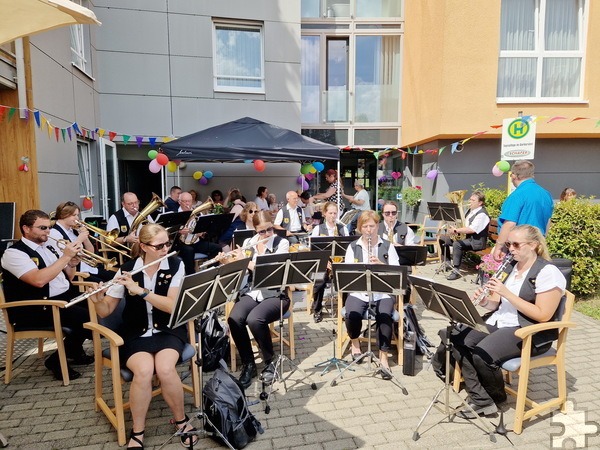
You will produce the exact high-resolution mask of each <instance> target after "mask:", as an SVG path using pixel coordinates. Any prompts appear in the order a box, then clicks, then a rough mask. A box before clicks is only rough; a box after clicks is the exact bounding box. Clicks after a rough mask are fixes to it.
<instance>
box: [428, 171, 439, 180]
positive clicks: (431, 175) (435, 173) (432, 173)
mask: <svg viewBox="0 0 600 450" xmlns="http://www.w3.org/2000/svg"><path fill="white" fill-rule="evenodd" d="M437 176H438V171H437V170H436V169H433V170H430V171H429V172H427V179H428V180H435V177H437Z"/></svg>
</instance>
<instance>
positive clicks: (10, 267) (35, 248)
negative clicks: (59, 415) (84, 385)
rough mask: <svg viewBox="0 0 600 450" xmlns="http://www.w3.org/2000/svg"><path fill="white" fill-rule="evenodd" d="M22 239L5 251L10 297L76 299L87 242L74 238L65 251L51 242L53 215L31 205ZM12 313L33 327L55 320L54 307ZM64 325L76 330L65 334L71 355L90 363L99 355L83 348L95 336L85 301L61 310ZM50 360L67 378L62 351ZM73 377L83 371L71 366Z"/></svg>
mask: <svg viewBox="0 0 600 450" xmlns="http://www.w3.org/2000/svg"><path fill="white" fill-rule="evenodd" d="M19 228H20V230H21V234H22V236H23V237H22V238H21V239H20V240H19V241H17V242H16V243H15V244H14V245H13V246H12V247H10V248H8V249H7V250H6V251H5V252H4V255H3V256H2V279H3V285H4V286H3V287H4V295H5V297H6V301H7V302H12V301H18V300H38V299H44V298H46V299H50V300H66V301H69V300H71V299H73V298H75V297H76V296H77V295H78V294H79V291H78V289H77V288H76V287H75V286H73V285H71V283H70V281H71V280H72V278H73V276H74V274H75V268H76V267H77V264H79V258H77V253H79V251H81V249H82V244H81V242H78V241H75V242H68V243H67V244H66V245H65V247H64V249H63V251H62V254H61V255H59V254H58V252H57V251H56V248H55V247H54V246H51V245H50V244H51V243H50V242H48V236H49V234H50V217H48V214H46V213H45V212H44V211H39V210H29V211H26V212H25V213H23V215H22V216H21V218H20V219H19ZM8 317H9V320H10V321H11V322H12V323H16V324H27V325H31V326H34V327H35V326H44V327H46V326H49V327H51V326H52V324H53V319H52V310H51V309H50V308H44V309H42V307H38V306H28V307H23V308H18V309H9V310H8ZM60 319H61V324H62V326H63V327H67V328H70V329H71V332H70V333H67V334H65V338H64V344H65V352H66V354H67V358H68V359H69V360H70V361H71V362H72V363H73V364H75V365H85V364H90V363H92V362H93V361H94V358H93V357H91V356H88V355H86V354H85V352H84V351H83V346H82V345H83V342H84V341H85V340H86V339H88V338H91V334H90V332H89V331H87V330H85V329H84V328H83V324H84V323H86V322H89V320H90V318H89V314H88V309H87V306H85V304H83V305H74V306H72V307H70V308H61V309H60ZM44 365H45V366H46V368H47V369H48V370H50V371H51V372H52V373H53V374H54V377H55V378H56V379H57V380H62V379H63V377H62V373H61V370H60V361H59V359H58V353H57V352H54V353H53V354H52V355H50V356H49V357H48V359H46V361H45V363H44ZM68 370H69V379H71V380H74V379H76V378H79V377H80V376H81V374H80V373H79V372H76V371H75V370H73V369H72V368H71V367H69V369H68Z"/></svg>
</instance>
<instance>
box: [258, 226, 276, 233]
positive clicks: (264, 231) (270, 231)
mask: <svg viewBox="0 0 600 450" xmlns="http://www.w3.org/2000/svg"><path fill="white" fill-rule="evenodd" d="M272 232H273V227H269V228H267V229H266V230H260V231H258V232H257V233H258V234H267V233H272Z"/></svg>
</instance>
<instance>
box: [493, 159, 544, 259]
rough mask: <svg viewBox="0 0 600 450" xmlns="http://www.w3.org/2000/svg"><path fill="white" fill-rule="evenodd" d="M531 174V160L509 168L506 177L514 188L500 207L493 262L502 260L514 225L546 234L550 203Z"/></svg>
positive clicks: (533, 168)
mask: <svg viewBox="0 0 600 450" xmlns="http://www.w3.org/2000/svg"><path fill="white" fill-rule="evenodd" d="M534 172H535V166H534V165H533V163H532V162H531V161H525V160H521V161H517V162H515V163H514V164H513V166H512V169H511V174H510V177H511V181H512V183H513V184H514V185H515V187H516V189H515V190H514V191H513V193H512V194H510V195H509V196H508V197H507V199H506V200H505V201H504V203H503V204H502V211H501V212H500V217H499V218H498V226H500V227H501V228H500V233H499V235H498V240H497V241H496V246H495V247H494V252H493V255H494V258H495V259H496V260H501V259H502V258H503V257H504V251H503V250H502V249H503V247H504V244H505V243H506V240H507V239H508V234H509V233H510V231H511V230H512V229H513V228H514V227H515V226H517V225H523V224H527V225H533V226H536V227H538V228H539V229H540V230H541V231H542V234H544V235H545V234H546V232H547V231H548V224H549V222H550V217H552V210H553V209H554V202H553V201H552V195H551V194H550V192H548V191H547V190H546V189H544V188H543V187H541V186H540V185H539V184H537V183H536V182H535V180H534V179H533V175H534Z"/></svg>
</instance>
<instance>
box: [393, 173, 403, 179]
mask: <svg viewBox="0 0 600 450" xmlns="http://www.w3.org/2000/svg"><path fill="white" fill-rule="evenodd" d="M401 176H402V173H401V172H392V178H393V179H394V180H397V179H398V178H400V177H401Z"/></svg>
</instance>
